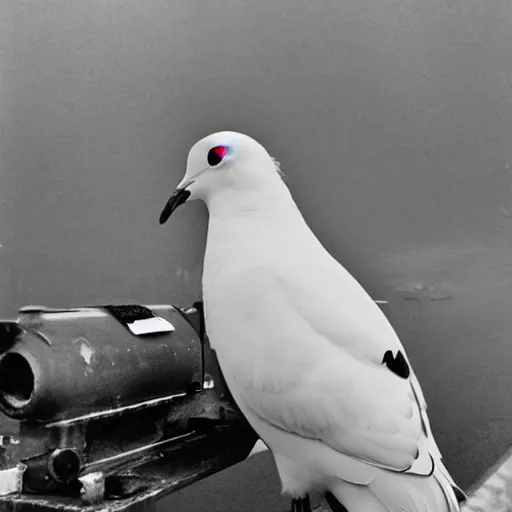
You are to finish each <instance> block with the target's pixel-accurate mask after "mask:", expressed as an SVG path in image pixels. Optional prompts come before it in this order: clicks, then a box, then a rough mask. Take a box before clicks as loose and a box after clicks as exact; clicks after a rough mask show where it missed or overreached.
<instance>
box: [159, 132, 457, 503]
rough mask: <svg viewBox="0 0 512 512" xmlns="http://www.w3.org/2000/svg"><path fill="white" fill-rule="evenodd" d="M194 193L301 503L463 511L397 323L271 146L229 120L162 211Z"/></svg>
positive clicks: (258, 408)
mask: <svg viewBox="0 0 512 512" xmlns="http://www.w3.org/2000/svg"><path fill="white" fill-rule="evenodd" d="M194 199H202V200H203V201H204V202H205V203H206V205H207V208H208V211H209V224H208V238H207V246H206V253H205V258H204V268H203V299H204V308H205V320H206V329H207V332H208V335H209V339H210V342H211V345H212V347H213V348H214V349H215V351H216V354H217V357H218V360H219V364H220V367H221V369H222V372H223V374H224V377H225V379H226V383H227V385H228V387H229V389H230V391H231V393H232V395H233V398H234V399H235V401H236V403H237V405H238V406H239V407H240V409H241V411H242V412H243V414H244V415H245V417H246V418H247V420H248V421H249V423H250V424H251V425H252V427H253V428H254V430H255V431H256V432H257V433H258V435H259V436H260V437H261V439H262V440H263V441H264V442H265V444H266V445H267V446H268V448H269V449H270V451H271V452H272V454H273V457H274V460H275V463H276V466H277V470H278V473H279V477H280V479H281V483H282V490H283V493H285V494H288V495H289V496H290V497H291V498H292V510H295V511H298V510H310V505H309V493H311V492H313V491H319V492H324V493H326V495H327V496H332V495H334V496H335V497H336V499H337V500H338V501H339V502H341V503H342V504H343V506H345V507H346V508H347V509H348V511H349V512H399V511H400V512H456V511H460V503H461V502H462V501H464V499H465V494H464V493H463V491H462V490H461V489H460V488H459V487H457V485H456V484H455V483H454V481H453V479H452V478H451V476H450V474H449V473H448V471H447V469H446V467H445V466H444V464H443V462H442V460H441V454H440V452H439V449H438V447H437V445H436V442H435V440H434V437H433V435H432V432H431V429H430V424H429V420H428V417H427V412H426V409H427V405H426V403H425V399H424V396H423V393H422V390H421V388H420V385H419V383H418V380H417V378H416V376H415V375H414V372H413V371H412V369H411V366H410V363H409V360H408V358H407V356H406V353H405V350H404V348H403V346H402V344H401V343H400V340H399V339H398V336H397V334H396V333H395V331H394V329H393V328H392V327H391V325H390V324H389V322H388V320H387V319H386V317H385V315H384V314H383V313H382V311H381V310H380V308H379V307H378V306H377V305H376V304H375V303H374V301H373V300H372V299H371V298H370V297H369V295H368V294H367V293H366V291H365V290H364V289H363V288H362V286H361V285H360V284H359V283H358V282H357V281H356V280H355V279H354V278H353V277H352V276H351V275H350V274H349V272H348V271H347V270H346V269H345V268H344V267H342V266H341V265H340V264H339V263H338V262H337V261H336V260H335V259H334V258H333V257H332V256H331V255H330V254H329V253H328V252H327V250H326V249H325V248H324V247H323V246H322V245H321V243H320V242H319V241H318V239H317V238H316V236H315V235H314V234H313V232H312V231H311V229H310V228H309V227H308V225H307V224H306V222H305V220H304V218H303V217H302V215H301V213H300V211H299V209H298V207H297V205H296V204H295V202H294V200H293V198H292V196H291V194H290V191H289V189H288V187H287V186H286V184H285V183H284V181H283V179H282V175H281V172H280V170H279V167H278V165H277V163H276V161H275V160H274V159H273V158H272V157H271V156H270V155H269V154H268V153H267V151H266V150H265V148H264V147H263V146H262V145H260V144H259V143H258V142H256V141H255V140H254V139H252V138H250V137H248V136H246V135H243V134H240V133H236V132H229V131H225V132H220V133H215V134H212V135H209V136H208V137H205V138H204V139H202V140H200V141H199V142H197V143H196V144H195V145H194V146H193V147H192V149H191V150H190V153H189V155H188V160H187V170H186V173H185V176H184V178H183V180H182V181H181V183H180V184H179V185H178V188H177V190H176V191H175V192H174V194H173V195H172V197H171V198H170V199H169V201H168V203H167V205H166V206H165V208H164V210H163V211H162V214H161V217H160V223H161V224H163V223H164V222H165V221H166V220H167V219H168V218H169V216H170V215H171V213H172V212H173V211H174V210H175V209H176V208H177V207H178V206H179V205H181V204H183V203H184V202H185V201H190V200H194ZM337 506H338V507H339V505H337Z"/></svg>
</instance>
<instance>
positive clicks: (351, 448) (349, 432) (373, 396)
mask: <svg viewBox="0 0 512 512" xmlns="http://www.w3.org/2000/svg"><path fill="white" fill-rule="evenodd" d="M283 284H284V283H283V282H281V280H280V278H278V277H276V276H275V275H271V274H269V273H268V272H267V271H265V270H264V269H261V271H258V270H257V269H253V270H252V272H251V273H250V275H249V274H247V275H240V274H238V275H237V276H236V278H235V279H234V280H233V281H232V282H231V283H230V282H229V279H227V280H225V281H224V286H223V290H222V293H223V301H222V303H223V307H225V308H227V309H226V310H225V311H224V312H223V314H222V315H221V314H215V313H216V312H215V309H216V305H215V304H214V303H213V302H212V303H211V304H210V305H209V310H210V314H209V317H210V318H209V320H210V331H211V335H212V336H213V337H215V338H216V339H219V340H220V339H222V338H223V337H226V338H231V339H236V338H238V339H240V343H244V347H243V348H242V350H241V351H240V353H241V354H242V357H240V358H239V359H238V360H237V361H235V360H233V359H231V360H232V361H233V365H232V366H231V367H230V368H229V373H230V374H231V378H232V379H233V380H232V382H233V383H234V385H236V386H237V394H238V395H239V396H241V397H242V399H243V401H244V405H245V407H247V408H249V409H250V410H251V411H252V413H253V414H255V415H257V416H258V417H259V418H261V419H262V420H264V421H267V422H269V423H271V424H272V425H274V426H276V427H277V428H279V429H282V430H285V431H288V432H291V433H294V434H298V435H300V436H302V437H307V438H311V439H317V440H321V441H322V442H323V443H325V444H327V445H329V446H330V447H332V448H333V449H335V450H337V451H339V452H341V453H343V454H345V455H349V456H351V457H354V458H356V459H359V460H363V461H365V462H368V463H370V464H373V465H376V466H380V467H383V468H386V469H390V470H394V471H406V470H408V469H410V468H411V466H413V465H415V466H417V467H418V470H417V471H416V473H417V474H430V473H431V472H432V471H433V461H432V458H431V457H430V454H429V453H428V449H426V447H425V445H424V443H422V441H421V437H422V425H421V415H420V409H419V407H418V404H417V402H416V398H415V396H414V393H413V390H412V388H411V386H410V383H409V380H408V379H404V378H402V377H400V376H398V375H397V374H395V373H394V372H393V371H391V370H390V369H389V368H388V367H387V366H386V365H383V364H381V362H380V361H378V363H377V364H375V362H373V361H372V360H371V359H369V358H367V357H363V358H358V357H355V356H354V355H352V354H351V353H350V352H349V351H347V350H345V349H344V348H343V344H342V343H334V342H333V341H332V340H331V339H330V337H327V336H325V335H322V334H320V333H319V332H318V330H317V329H316V328H315V327H316V326H313V325H312V320H311V319H310V318H306V317H305V316H304V315H303V314H302V311H301V310H302V306H303V303H301V297H300V296H294V297H288V294H287V293H286V291H285V287H283ZM232 287H234V288H232ZM237 292H238V293H237ZM242 297H243V299H242ZM228 311H230V312H231V316H230V317H228V315H226V313H227V312H228ZM218 313H221V312H220V311H218ZM220 318H224V320H223V321H222V322H220V321H219V320H218V319H220ZM238 320H243V321H238ZM324 320H326V319H325V318H324ZM367 320H368V321H371V318H368V319H367ZM341 327H342V328H341V329H340V330H339V332H337V335H338V336H340V337H347V336H348V337H349V338H350V339H348V340H347V343H352V344H356V345H357V343H359V341H361V342H364V340H358V339H357V337H358V333H357V329H356V328H355V326H354V325H352V326H348V325H347V326H346V327H350V328H348V329H347V330H345V331H344V330H343V326H341ZM331 336H332V335H331ZM251 338H253V339H251ZM221 350H222V349H221ZM219 355H221V354H219ZM222 359H224V361H226V360H227V359H228V358H227V357H224V358H222ZM420 461H421V463H420Z"/></svg>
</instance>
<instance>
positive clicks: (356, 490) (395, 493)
mask: <svg viewBox="0 0 512 512" xmlns="http://www.w3.org/2000/svg"><path fill="white" fill-rule="evenodd" d="M330 491H331V492H332V494H333V495H334V496H335V497H336V499H337V500H338V501H339V502H340V503H341V504H342V505H343V506H345V507H346V508H347V510H348V512H360V511H364V512H396V511H401V512H402V511H403V512H460V505H459V503H458V500H457V496H456V494H455V492H454V489H453V488H452V484H451V482H450V480H449V479H448V478H447V477H446V476H445V475H444V472H442V471H441V470H440V469H439V468H436V469H435V471H434V473H433V474H432V476H431V477H429V478H425V477H421V476H416V475H404V474H400V473H392V472H390V471H384V470H383V471H382V472H380V473H379V475H377V476H376V477H375V479H374V480H373V481H372V482H371V483H370V484H369V485H368V486H364V485H354V484H350V483H347V482H342V481H338V482H336V483H335V484H334V485H333V486H332V487H331V488H330Z"/></svg>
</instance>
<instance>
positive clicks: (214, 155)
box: [208, 146, 228, 167]
mask: <svg viewBox="0 0 512 512" xmlns="http://www.w3.org/2000/svg"><path fill="white" fill-rule="evenodd" d="M227 152H228V148H227V146H215V147H213V148H212V149H210V151H208V164H209V165H211V166H212V167H215V166H216V165H219V164H220V163H221V162H222V159H223V158H224V157H225V156H226V154H227Z"/></svg>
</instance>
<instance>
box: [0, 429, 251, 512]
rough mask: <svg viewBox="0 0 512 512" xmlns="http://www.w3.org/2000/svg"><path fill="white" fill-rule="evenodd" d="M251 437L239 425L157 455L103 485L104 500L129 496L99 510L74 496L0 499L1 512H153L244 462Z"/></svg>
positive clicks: (103, 505) (207, 434)
mask: <svg viewBox="0 0 512 512" xmlns="http://www.w3.org/2000/svg"><path fill="white" fill-rule="evenodd" d="M255 442H256V437H255V435H254V433H253V432H252V431H251V430H249V429H248V428H247V426H246V424H245V423H243V422H242V423H241V424H239V425H236V426H231V427H224V428H222V427H217V428H215V430H214V431H209V432H208V433H204V434H197V435H196V436H194V438H191V439H190V440H188V441H187V442H186V443H184V444H183V445H180V447H179V449H177V448H174V449H169V450H167V451H163V452H162V453H161V454H160V456H159V458H158V459H157V460H152V461H150V462H148V463H147V464H143V465H141V466H140V467H138V468H136V469H135V470H133V471H128V472H125V473H123V474H122V475H117V476H116V477H115V478H113V479H110V480H107V484H106V493H107V496H111V497H112V496H114V495H115V494H116V492H119V489H120V488H121V487H123V486H124V487H125V488H127V489H128V490H131V492H133V493H134V494H133V495H132V496H129V497H125V498H124V499H107V500H106V501H105V502H104V503H102V504H99V505H84V504H83V503H82V502H81V499H80V497H79V496H78V495H76V496H69V497H63V496H28V495H24V496H21V497H19V496H18V497H12V496H11V497H3V498H0V511H2V512H36V511H37V512H50V511H56V510H60V511H66V512H79V511H80V512H99V511H107V510H108V511H109V512H122V511H126V512H128V511H129V512H139V511H141V512H142V511H148V512H149V511H150V510H153V507H154V504H155V501H156V500H158V499H161V498H163V497H164V496H166V495H167V494H169V493H171V492H174V491H176V490H178V489H181V488H183V487H186V486H188V485H190V484H192V483H194V482H196V481H197V480H199V479H202V478H205V477H206V476H208V475H210V474H213V473H216V472H218V471H220V470H222V469H225V468H227V467H229V466H231V465H233V464H235V463H237V462H239V461H241V460H244V459H245V458H246V457H247V455H248V454H249V452H250V451H251V449H252V447H253V445H254V443H255Z"/></svg>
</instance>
